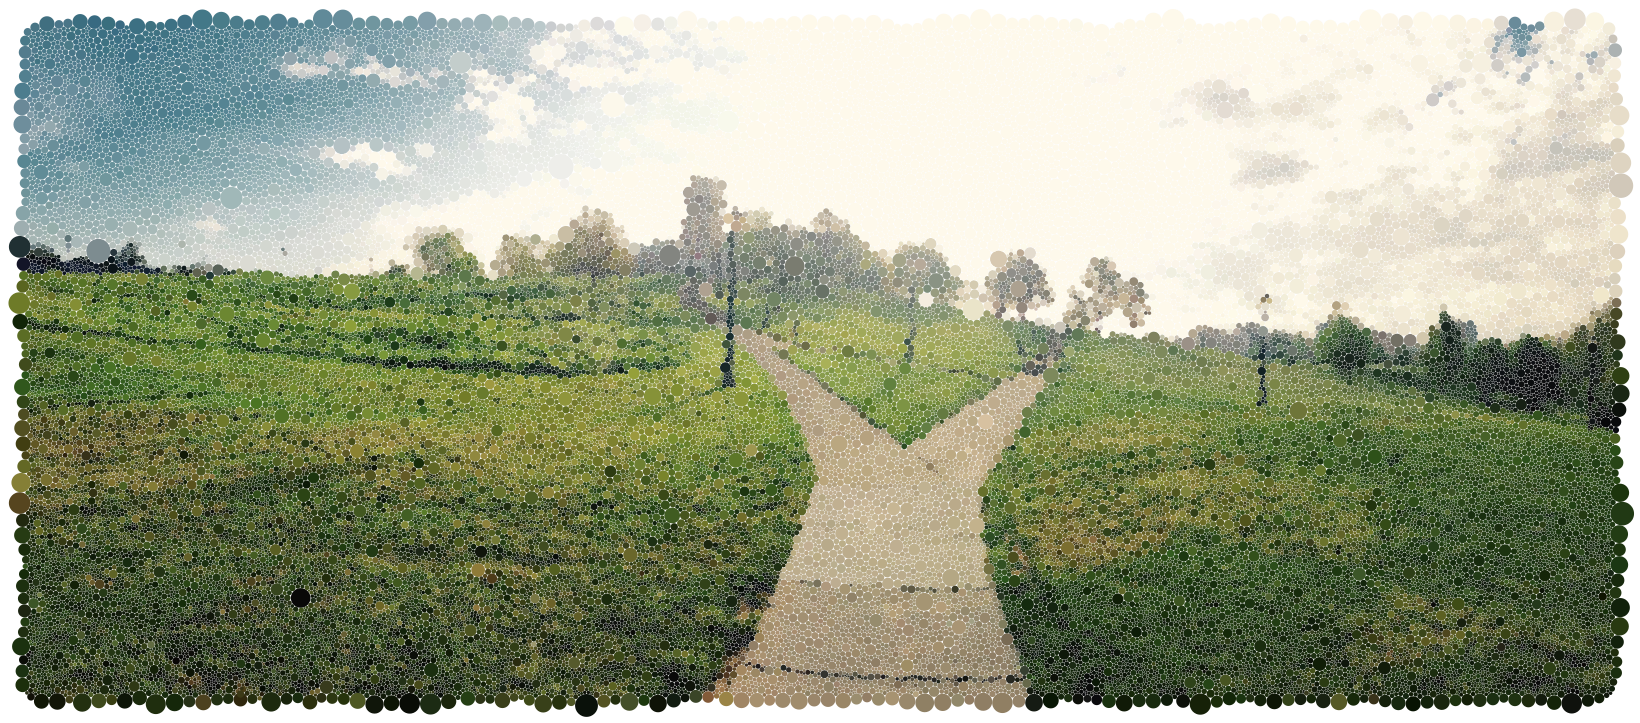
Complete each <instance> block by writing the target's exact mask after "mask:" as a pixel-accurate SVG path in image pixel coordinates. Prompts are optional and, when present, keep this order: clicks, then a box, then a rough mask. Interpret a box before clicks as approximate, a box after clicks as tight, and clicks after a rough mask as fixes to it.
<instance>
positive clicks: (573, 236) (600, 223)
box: [545, 206, 633, 280]
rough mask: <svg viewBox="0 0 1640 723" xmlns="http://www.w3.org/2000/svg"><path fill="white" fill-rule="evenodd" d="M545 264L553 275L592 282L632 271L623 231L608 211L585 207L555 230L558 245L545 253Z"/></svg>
mask: <svg viewBox="0 0 1640 723" xmlns="http://www.w3.org/2000/svg"><path fill="white" fill-rule="evenodd" d="M545 261H546V264H547V268H549V269H551V270H552V271H553V272H554V273H559V274H569V275H574V276H590V277H592V278H593V279H595V280H596V279H602V278H605V277H608V276H628V275H631V273H632V269H633V257H632V252H631V251H629V250H628V249H627V240H626V229H624V228H622V227H620V226H616V225H615V217H614V215H612V214H610V213H609V212H608V211H603V210H600V209H588V208H587V207H585V206H582V207H581V215H580V216H578V217H576V218H574V219H572V220H570V222H569V225H568V226H564V227H563V228H560V229H558V242H557V243H554V244H553V245H552V248H551V249H550V250H549V251H548V252H547V254H546V259H545Z"/></svg>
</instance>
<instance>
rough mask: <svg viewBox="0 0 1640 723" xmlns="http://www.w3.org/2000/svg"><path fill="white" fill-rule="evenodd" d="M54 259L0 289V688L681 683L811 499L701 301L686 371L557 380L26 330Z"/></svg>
mask: <svg viewBox="0 0 1640 723" xmlns="http://www.w3.org/2000/svg"><path fill="white" fill-rule="evenodd" d="M230 279H233V277H220V279H215V280H190V282H184V285H189V284H198V285H203V287H208V289H218V290H220V289H223V287H225V285H226V284H228V282H230ZM46 280H48V279H43V277H39V275H28V277H25V289H23V293H21V295H20V297H13V298H11V307H13V311H21V313H23V315H25V320H26V323H25V325H23V326H25V328H21V330H20V331H18V339H20V341H21V344H23V369H25V375H23V380H21V382H20V384H18V390H20V392H21V393H23V397H21V405H23V407H25V412H26V418H23V420H21V421H18V423H16V433H18V438H20V448H21V449H23V462H21V464H20V466H18V467H20V477H15V479H13V487H15V489H18V490H20V492H21V493H20V495H13V498H11V503H13V512H23V513H20V515H18V530H16V541H18V546H20V552H21V556H23V571H21V574H20V587H18V590H20V592H21V593H23V597H25V598H26V605H28V610H30V612H28V615H26V616H25V618H23V628H21V634H20V643H18V644H16V646H15V649H16V651H18V653H20V656H21V659H20V667H18V685H20V690H25V689H26V690H31V692H36V693H41V695H49V693H52V692H56V693H57V695H64V693H67V695H72V697H75V703H74V705H79V703H82V702H85V700H90V698H89V695H90V693H102V695H105V697H107V700H108V702H113V700H115V697H116V695H120V693H126V695H133V700H134V702H136V703H139V705H148V707H149V708H151V710H159V708H164V707H171V708H172V710H177V708H179V707H180V705H195V698H197V697H200V695H207V697H210V700H213V702H216V703H223V702H228V700H235V698H236V697H238V698H239V700H246V698H248V700H251V702H256V700H261V702H262V705H264V707H277V705H279V703H292V702H298V700H300V702H331V703H349V702H367V707H369V708H371V710H376V708H377V707H380V705H384V702H394V703H395V705H400V707H425V705H443V707H449V705H454V703H453V702H454V700H459V698H462V697H464V695H466V697H467V700H474V698H476V700H479V702H499V703H505V702H508V700H522V702H525V703H528V705H535V707H536V708H540V710H548V708H551V707H559V708H561V707H564V705H567V703H571V702H572V700H576V698H577V697H589V698H595V700H599V702H600V703H602V705H608V703H610V702H615V703H622V702H641V703H645V705H649V703H651V698H653V700H664V697H666V695H667V693H669V692H672V693H682V695H684V697H687V693H689V692H690V690H700V689H704V687H705V685H707V684H710V682H712V680H713V679H715V675H717V672H718V669H720V666H722V662H723V659H725V656H727V654H728V653H731V649H733V648H736V646H740V644H745V643H746V641H749V639H751V634H753V633H754V630H756V621H758V613H756V612H754V610H748V603H749V607H753V608H754V607H756V605H758V600H759V598H761V597H764V595H768V593H769V592H772V587H774V582H776V579H777V574H779V571H781V567H782V566H784V562H786V557H787V556H789V551H790V544H792V538H794V536H795V533H797V528H799V521H800V518H802V513H804V510H805V507H807V497H809V490H810V489H812V484H813V467H812V464H810V461H809V457H807V452H805V449H807V448H805V444H804V439H802V434H800V430H799V428H797V425H795V423H794V421H792V420H790V416H789V413H787V410H786V405H784V402H782V398H781V392H779V390H777V389H776V387H774V385H772V384H771V382H769V379H768V377H766V374H764V372H763V371H761V369H759V367H758V366H754V364H746V366H741V369H740V372H738V382H740V385H738V387H736V389H731V390H720V389H717V382H718V377H717V374H718V371H717V364H718V361H720V357H718V354H720V346H718V344H720V341H722V338H720V333H718V331H715V330H710V328H705V326H704V325H699V323H695V325H694V326H692V328H687V326H686V328H684V331H686V333H687V334H686V339H687V341H689V343H690V344H692V349H690V352H689V354H682V357H686V359H687V361H686V362H682V364H681V366H674V367H669V369H659V371H648V372H628V374H605V375H590V374H585V375H574V377H567V379H559V377H553V375H518V374H505V372H497V371H492V369H467V371H462V369H456V371H449V369H418V367H382V366H372V364H356V362H344V361H336V359H325V357H307V356H302V354H280V352H277V351H276V349H261V351H249V349H246V348H243V346H230V344H213V343H212V341H210V339H202V341H189V343H184V341H143V339H139V338H130V336H133V334H120V336H115V334H97V333H87V331H57V330H46V328H39V326H43V323H39V321H41V320H36V318H34V316H33V302H34V300H38V298H39V297H44V295H46V293H44V290H43V287H44V285H46ZM349 282H356V284H362V282H366V280H359V279H338V280H335V285H336V287H338V289H339V287H343V285H344V284H349ZM75 284H87V289H102V290H115V289H126V287H131V285H134V287H141V285H143V284H146V282H138V280H133V279H130V277H102V279H100V280H97V279H95V277H82V279H80V280H75ZM292 287H294V284H292ZM292 287H282V285H280V284H279V282H267V284H266V289H262V290H266V292H267V293H272V295H277V293H280V292H287V290H290V289H292ZM674 289H676V285H674ZM477 290H485V289H477ZM489 292H494V289H489ZM89 293H90V292H89ZM482 298H494V297H482ZM605 302H607V298H605V297H600V295H597V293H595V292H587V295H585V297H582V298H581V300H579V302H577V300H567V302H566V303H581V305H582V307H599V305H604V303H605ZM97 303H108V302H97ZM121 303H123V302H121ZM143 303H148V307H146V308H153V310H159V311H161V313H157V315H156V316H148V318H164V313H162V310H167V308H187V307H185V305H182V303H179V300H175V298H167V297H166V295H162V293H156V295H153V297H144V302H143ZM654 303H663V302H661V300H659V298H656V300H654ZM41 307H44V308H56V307H52V305H44V303H43V305H41ZM87 308H97V307H95V303H93V302H92V298H90V297H85V298H80V311H84V310H87ZM440 308H446V310H451V311H454V313H459V315H471V313H481V315H482V310H481V311H472V310H471V308H467V307H466V305H462V303H451V305H441V307H440ZM205 311H208V313H216V315H221V313H225V311H233V313H231V316H233V318H243V316H241V315H243V313H246V310H244V308H231V310H226V308H207V310H205ZM177 316H180V318H179V323H182V325H187V323H194V321H195V318H194V316H184V315H177ZM212 318H220V316H212ZM469 318H471V316H469ZM436 321H441V320H421V321H417V325H423V323H425V325H433V323H436ZM87 323H89V321H87ZM553 323H554V321H543V323H541V325H543V331H551V325H553ZM156 326H157V325H156ZM617 331H620V330H617ZM638 331H640V333H641V331H645V330H638ZM651 331H664V333H676V331H677V330H676V328H667V330H651ZM238 336H241V338H243V336H249V331H239V334H238ZM617 336H622V334H617ZM297 341H300V339H297ZM672 351H676V349H672ZM20 507H23V508H26V512H25V510H21V508H20ZM354 693H358V695H354ZM430 695H431V697H430ZM589 698H584V700H589ZM41 700H44V698H41ZM121 700H123V698H121ZM430 700H431V703H430Z"/></svg>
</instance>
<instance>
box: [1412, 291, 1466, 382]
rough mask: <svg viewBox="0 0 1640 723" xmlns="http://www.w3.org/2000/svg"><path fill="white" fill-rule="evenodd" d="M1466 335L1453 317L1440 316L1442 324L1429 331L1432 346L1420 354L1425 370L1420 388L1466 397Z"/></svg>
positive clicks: (1422, 350)
mask: <svg viewBox="0 0 1640 723" xmlns="http://www.w3.org/2000/svg"><path fill="white" fill-rule="evenodd" d="M1464 331H1465V328H1464V326H1463V325H1462V324H1460V323H1458V322H1456V321H1454V320H1453V319H1452V315H1451V314H1448V313H1447V312H1445V311H1443V312H1441V317H1440V323H1439V324H1437V325H1435V326H1431V327H1429V343H1428V344H1425V345H1424V348H1423V349H1421V350H1420V351H1419V353H1418V366H1420V367H1422V369H1421V372H1422V380H1421V382H1422V383H1421V384H1420V386H1422V387H1423V388H1425V389H1428V390H1430V391H1433V392H1436V393H1439V394H1445V395H1448V396H1453V397H1465V396H1466V395H1465V394H1464V393H1463V392H1464V388H1463V384H1464V381H1463V366H1464V363H1463V360H1464V352H1465V349H1464V341H1463V339H1464Z"/></svg>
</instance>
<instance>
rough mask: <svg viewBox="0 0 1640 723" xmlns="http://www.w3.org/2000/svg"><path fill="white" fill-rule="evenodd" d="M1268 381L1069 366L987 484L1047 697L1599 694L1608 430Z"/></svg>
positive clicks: (996, 559)
mask: <svg viewBox="0 0 1640 723" xmlns="http://www.w3.org/2000/svg"><path fill="white" fill-rule="evenodd" d="M1256 367H1257V364H1256V362H1251V361H1249V360H1247V359H1243V358H1240V357H1236V356H1230V355H1226V354H1223V353H1220V352H1217V351H1212V350H1201V351H1195V352H1182V353H1181V352H1179V351H1178V350H1177V349H1169V348H1168V347H1166V346H1164V345H1161V344H1157V343H1152V342H1143V341H1138V340H1134V339H1131V338H1126V337H1121V338H1109V339H1097V338H1090V339H1087V340H1085V341H1081V342H1075V343H1073V344H1072V345H1071V346H1070V348H1069V349H1068V350H1067V356H1066V358H1065V360H1064V363H1063V364H1062V365H1061V369H1060V372H1061V373H1062V375H1061V376H1059V379H1058V381H1056V382H1053V383H1051V384H1049V385H1048V387H1047V389H1046V390H1045V391H1044V393H1043V397H1042V400H1041V401H1040V402H1039V403H1038V404H1036V405H1035V406H1033V407H1032V408H1030V409H1028V410H1027V411H1028V416H1027V417H1026V423H1025V428H1024V429H1022V430H1021V431H1020V433H1019V436H1020V438H1021V439H1020V441H1019V443H1018V444H1017V445H1016V446H1015V447H1012V448H1010V449H1009V450H1008V451H1007V452H1006V453H1005V454H1004V455H1003V458H1002V462H1001V464H1000V465H999V466H998V467H997V468H996V469H995V470H993V472H992V474H991V475H990V477H989V479H988V480H987V482H986V485H985V488H984V489H983V490H982V492H983V494H985V495H986V497H985V504H984V514H985V522H986V532H985V536H986V541H987V544H988V545H989V546H990V551H991V558H990V564H991V565H992V566H993V570H994V580H995V583H996V585H997V590H998V593H999V595H1000V598H1001V600H1002V604H1003V608H1004V611H1005V613H1006V615H1007V618H1008V621H1009V625H1010V629H1011V630H1012V631H1013V632H1014V634H1015V636H1016V638H1015V641H1016V645H1017V646H1018V649H1019V651H1020V656H1021V665H1022V667H1023V669H1024V673H1025V675H1026V677H1027V679H1028V680H1029V681H1030V684H1031V686H1033V688H1034V689H1035V690H1036V691H1038V692H1040V693H1048V692H1052V693H1055V694H1057V695H1060V696H1071V695H1075V694H1092V693H1102V694H1105V695H1107V696H1110V697H1107V698H1105V700H1106V701H1112V700H1113V698H1114V697H1115V696H1120V695H1130V696H1135V698H1136V699H1138V700H1142V699H1143V698H1142V697H1143V696H1148V695H1153V694H1162V693H1166V694H1172V695H1180V694H1192V695H1193V694H1198V693H1209V694H1233V693H1239V694H1243V695H1246V696H1248V698H1249V699H1251V698H1252V696H1254V695H1255V694H1257V695H1267V694H1298V693H1303V694H1309V695H1315V694H1325V695H1329V696H1330V695H1332V694H1335V693H1344V694H1358V695H1359V696H1362V697H1363V698H1364V697H1366V696H1368V695H1370V694H1374V693H1376V694H1379V695H1382V696H1386V697H1390V696H1395V697H1399V696H1425V695H1431V696H1432V695H1437V694H1443V695H1464V694H1474V695H1481V696H1485V695H1486V694H1497V695H1500V696H1502V697H1504V698H1507V697H1508V696H1509V695H1510V694H1532V695H1537V694H1546V695H1550V696H1558V695H1562V694H1564V693H1566V692H1576V693H1578V694H1579V695H1585V694H1597V693H1604V694H1609V693H1610V692H1611V690H1612V686H1613V683H1614V680H1615V678H1616V677H1617V676H1619V675H1620V674H1621V673H1620V672H1619V671H1618V670H1616V669H1614V666H1613V663H1614V657H1613V648H1612V640H1613V634H1614V631H1615V632H1623V631H1625V630H1626V627H1627V626H1626V624H1625V623H1624V622H1623V621H1621V620H1618V621H1616V623H1615V625H1616V627H1615V628H1614V619H1613V611H1614V600H1613V599H1612V598H1613V597H1615V593H1616V590H1615V589H1614V588H1613V585H1614V581H1613V577H1612V573H1613V562H1612V556H1613V554H1614V547H1613V539H1614V531H1615V532H1617V533H1618V535H1617V537H1618V538H1619V539H1621V532H1622V528H1614V527H1613V519H1612V502H1613V495H1614V485H1615V484H1616V483H1617V475H1616V471H1615V468H1616V467H1617V466H1618V464H1619V462H1620V460H1618V459H1616V457H1615V456H1614V455H1616V453H1617V448H1616V446H1615V445H1614V443H1615V441H1616V435H1613V434H1609V433H1606V432H1604V431H1591V430H1589V429H1588V428H1587V427H1586V426H1585V424H1584V423H1583V421H1582V420H1581V419H1566V418H1557V419H1534V418H1532V417H1531V416H1522V415H1516V414H1502V415H1495V414H1488V413H1486V411H1485V410H1484V409H1482V408H1480V407H1475V406H1466V405H1453V404H1448V403H1446V402H1442V401H1435V402H1433V403H1429V402H1426V398H1425V397H1424V396H1423V395H1422V394H1419V393H1417V392H1416V391H1415V390H1408V389H1406V388H1404V387H1399V386H1384V385H1380V384H1376V383H1367V382H1357V383H1353V384H1351V383H1346V382H1343V381H1340V380H1339V379H1338V378H1337V377H1336V376H1335V375H1333V374H1332V373H1331V372H1330V371H1328V370H1325V369H1323V368H1320V367H1311V366H1308V365H1298V366H1292V367H1285V366H1272V367H1270V372H1269V374H1270V376H1269V388H1270V391H1269V404H1268V405H1267V406H1265V407H1258V406H1257V405H1255V403H1254V402H1255V400H1256V399H1257V398H1258V375H1257V373H1256ZM1300 405H1302V406H1300ZM1621 605H1622V607H1624V608H1625V609H1626V607H1627V606H1626V603H1622V604H1621Z"/></svg>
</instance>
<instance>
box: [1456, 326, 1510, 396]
mask: <svg viewBox="0 0 1640 723" xmlns="http://www.w3.org/2000/svg"><path fill="white" fill-rule="evenodd" d="M1509 366H1510V365H1509V349H1508V348H1507V347H1505V346H1504V345H1503V341H1501V340H1499V339H1497V338H1495V337H1494V338H1490V339H1485V340H1483V341H1481V342H1478V343H1476V344H1475V345H1474V346H1472V347H1470V348H1469V349H1468V350H1466V353H1465V354H1464V369H1463V382H1464V385H1465V386H1464V389H1465V391H1469V390H1471V389H1473V392H1472V394H1474V399H1475V401H1477V402H1479V403H1481V404H1482V405H1486V406H1490V405H1492V404H1496V403H1500V402H1503V401H1505V400H1504V399H1503V398H1502V395H1505V394H1508V393H1509V388H1510V387H1511V386H1512V385H1511V384H1510V382H1509Z"/></svg>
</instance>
